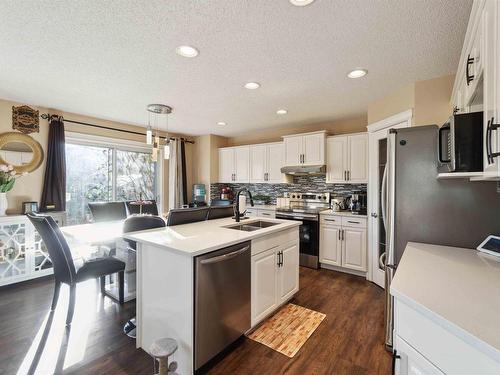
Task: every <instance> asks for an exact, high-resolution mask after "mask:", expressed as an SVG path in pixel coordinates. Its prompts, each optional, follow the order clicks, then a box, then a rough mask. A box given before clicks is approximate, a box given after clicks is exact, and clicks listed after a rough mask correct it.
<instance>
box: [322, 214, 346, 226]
mask: <svg viewBox="0 0 500 375" xmlns="http://www.w3.org/2000/svg"><path fill="white" fill-rule="evenodd" d="M320 223H321V224H324V225H342V217H341V216H334V215H321V217H320Z"/></svg>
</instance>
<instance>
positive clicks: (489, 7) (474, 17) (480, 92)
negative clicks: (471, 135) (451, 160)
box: [452, 0, 500, 179]
mask: <svg viewBox="0 0 500 375" xmlns="http://www.w3.org/2000/svg"><path fill="white" fill-rule="evenodd" d="M452 103H453V106H454V110H455V112H456V113H467V112H477V111H483V114H484V116H483V134H484V135H483V137H484V147H483V149H484V156H483V159H484V174H483V176H481V177H475V178H474V179H489V178H492V179H498V178H499V177H500V127H499V124H500V119H499V118H500V3H499V2H498V0H476V1H474V3H473V6H472V10H471V15H470V19H469V24H468V26H467V33H466V35H465V41H464V45H463V47H462V54H461V56H460V63H459V66H458V69H457V75H456V77H455V84H454V86H453V92H452Z"/></svg>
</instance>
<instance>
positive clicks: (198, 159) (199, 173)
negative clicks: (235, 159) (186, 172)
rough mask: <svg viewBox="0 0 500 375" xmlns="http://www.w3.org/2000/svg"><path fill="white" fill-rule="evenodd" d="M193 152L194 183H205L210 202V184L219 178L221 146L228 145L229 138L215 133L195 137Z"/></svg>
mask: <svg viewBox="0 0 500 375" xmlns="http://www.w3.org/2000/svg"><path fill="white" fill-rule="evenodd" d="M195 142H196V143H195V145H194V152H193V164H194V168H193V183H197V184H198V183H199V184H205V189H206V192H207V201H208V202H210V199H211V197H210V184H211V183H215V182H217V180H218V178H219V152H218V149H219V148H220V147H225V146H227V138H225V137H220V136H217V135H213V134H208V135H202V136H199V137H196V138H195Z"/></svg>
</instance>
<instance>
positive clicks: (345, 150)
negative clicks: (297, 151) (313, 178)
mask: <svg viewBox="0 0 500 375" xmlns="http://www.w3.org/2000/svg"><path fill="white" fill-rule="evenodd" d="M326 158H327V159H326V168H327V172H326V182H327V183H353V184H358V183H359V184H361V183H367V182H368V134H367V133H359V134H352V135H343V136H334V137H328V138H327V141H326Z"/></svg>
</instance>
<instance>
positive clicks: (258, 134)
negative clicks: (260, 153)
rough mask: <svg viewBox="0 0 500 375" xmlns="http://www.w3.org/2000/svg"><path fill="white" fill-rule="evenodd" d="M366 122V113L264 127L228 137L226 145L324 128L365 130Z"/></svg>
mask: <svg viewBox="0 0 500 375" xmlns="http://www.w3.org/2000/svg"><path fill="white" fill-rule="evenodd" d="M367 124H368V122H367V117H366V115H361V116H357V117H352V118H347V119H341V120H337V121H332V122H326V123H325V122H323V123H315V124H306V125H298V126H292V127H279V128H272V129H265V130H259V131H255V132H252V133H248V134H243V135H239V136H235V137H229V138H228V141H227V145H228V146H239V145H247V144H255V143H266V142H278V141H281V137H282V136H283V135H290V134H299V133H307V132H313V131H317V130H326V131H327V132H328V134H330V135H334V134H346V133H357V132H365V131H366V125H367Z"/></svg>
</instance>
